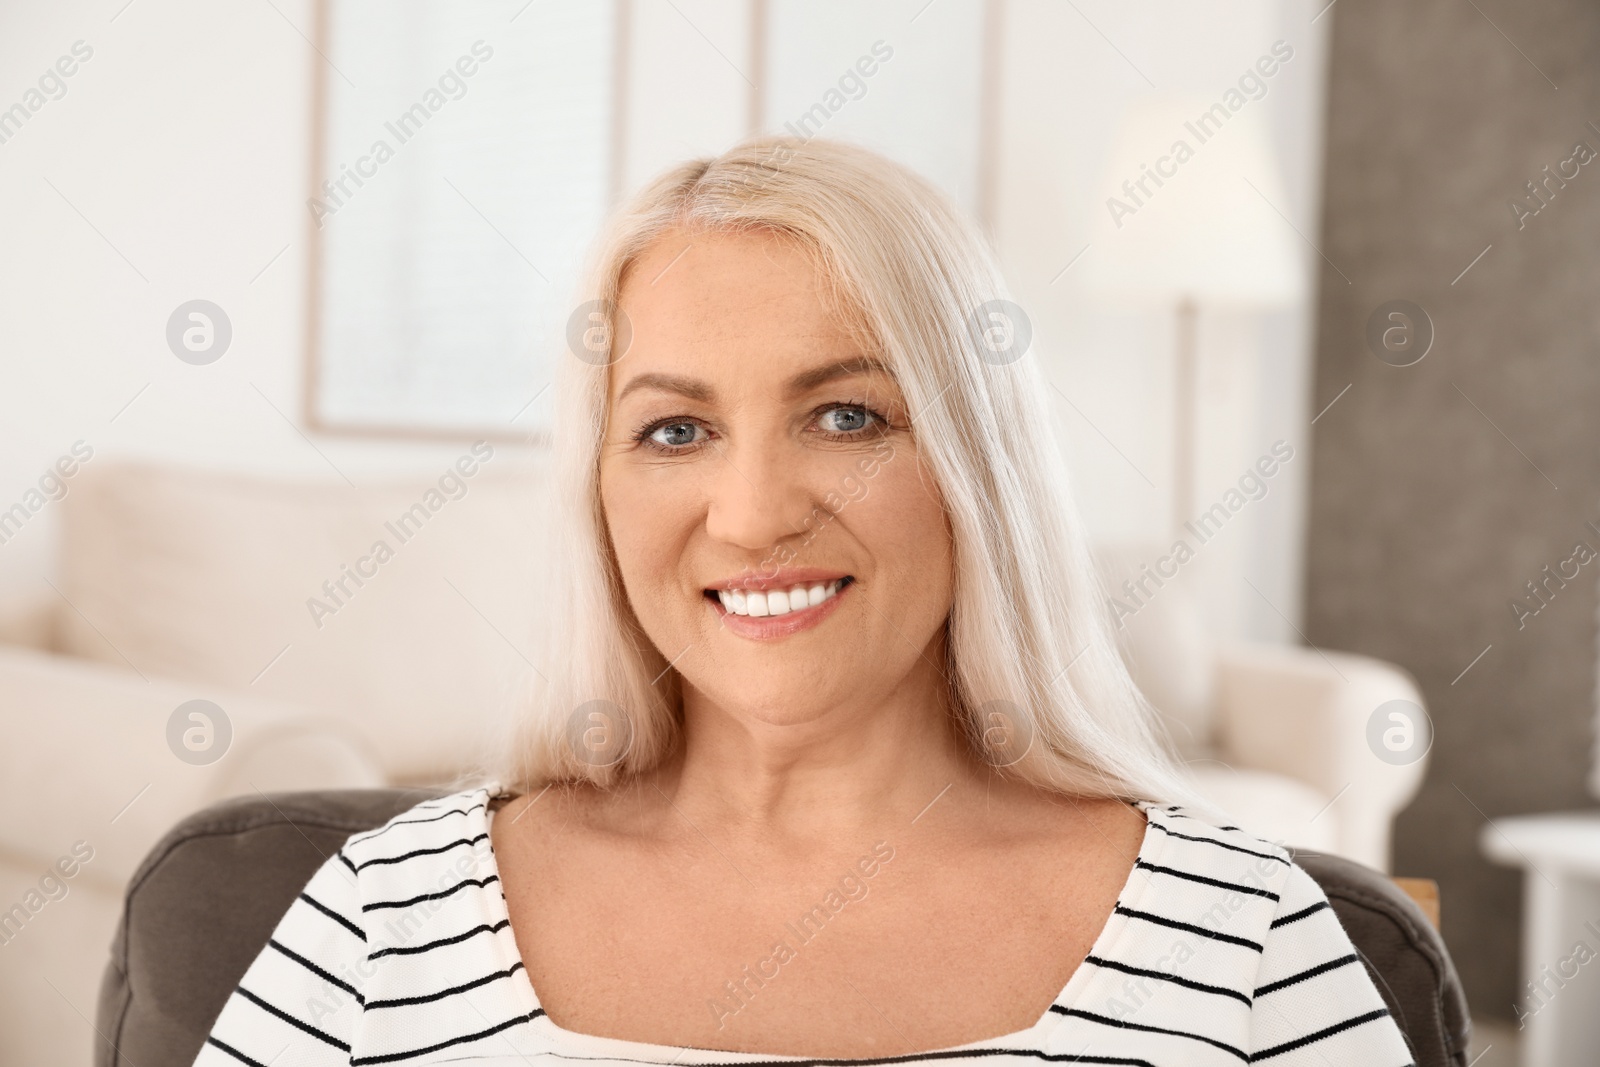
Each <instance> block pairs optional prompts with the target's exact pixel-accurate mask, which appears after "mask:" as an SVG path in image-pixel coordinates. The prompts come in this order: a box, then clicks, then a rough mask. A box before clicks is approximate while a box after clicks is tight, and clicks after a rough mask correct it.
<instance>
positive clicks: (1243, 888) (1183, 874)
mask: <svg viewBox="0 0 1600 1067" xmlns="http://www.w3.org/2000/svg"><path fill="white" fill-rule="evenodd" d="M1133 865H1134V866H1135V867H1137V868H1139V869H1140V870H1145V871H1155V872H1156V873H1157V874H1170V875H1171V876H1172V877H1174V878H1182V879H1183V880H1184V881H1186V882H1199V883H1200V884H1201V885H1212V886H1216V887H1217V888H1218V889H1228V890H1231V891H1233V892H1235V893H1248V894H1249V895H1250V896H1253V897H1266V898H1267V899H1268V900H1271V901H1273V902H1276V901H1277V899H1278V894H1276V893H1274V892H1272V891H1271V890H1268V889H1257V888H1255V887H1254V886H1248V885H1235V884H1234V883H1232V882H1224V881H1222V880H1221V879H1220V878H1207V877H1206V876H1205V875H1203V874H1190V873H1189V872H1188V871H1180V870H1178V869H1177V868H1176V867H1162V866H1160V865H1159V864H1155V863H1146V862H1145V861H1144V860H1134V861H1133Z"/></svg>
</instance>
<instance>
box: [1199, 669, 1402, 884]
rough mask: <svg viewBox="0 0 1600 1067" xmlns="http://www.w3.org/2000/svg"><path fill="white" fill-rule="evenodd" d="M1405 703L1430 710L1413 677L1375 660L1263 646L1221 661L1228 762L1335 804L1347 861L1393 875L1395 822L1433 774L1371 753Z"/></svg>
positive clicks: (1221, 732) (1221, 729)
mask: <svg viewBox="0 0 1600 1067" xmlns="http://www.w3.org/2000/svg"><path fill="white" fill-rule="evenodd" d="M1397 699H1398V700H1409V701H1412V702H1413V703H1415V704H1417V705H1418V706H1423V701H1422V693H1421V690H1419V689H1418V688H1417V684H1416V682H1415V681H1414V680H1413V679H1412V677H1411V676H1410V675H1409V674H1407V673H1406V672H1405V671H1403V670H1401V669H1400V668H1399V667H1397V666H1395V665H1394V664H1391V663H1386V662H1384V661H1383V660H1379V659H1374V658H1372V657H1370V656H1359V655H1354V654H1352V653H1348V652H1319V651H1317V650H1315V649H1306V648H1299V647H1295V646H1292V645H1269V644H1259V643H1234V644H1230V645H1226V646H1224V647H1223V648H1221V649H1220V650H1219V652H1218V659H1217V720H1218V721H1217V728H1218V738H1219V743H1220V747H1221V749H1222V754H1223V758H1224V759H1225V760H1228V761H1230V762H1234V763H1237V764H1239V765H1240V766H1245V767H1252V768H1255V769H1257V770H1266V771H1275V772H1277V773H1279V774H1284V775H1288V776H1289V777H1291V778H1296V779H1298V780H1300V781H1302V782H1306V783H1307V784H1309V785H1311V786H1314V787H1315V788H1316V789H1318V790H1320V791H1321V792H1322V793H1323V794H1324V795H1325V796H1327V797H1328V798H1329V799H1330V800H1334V799H1335V798H1337V800H1336V803H1337V807H1338V811H1339V824H1340V831H1339V838H1340V849H1339V851H1340V853H1341V854H1342V855H1345V856H1349V857H1350V858H1352V859H1355V860H1358V861H1359V862H1361V863H1365V864H1366V865H1368V866H1370V867H1374V868H1376V869H1378V870H1380V871H1387V870H1388V869H1389V835H1390V828H1391V824H1392V822H1393V819H1394V816H1395V815H1396V814H1397V813H1398V812H1399V811H1400V809H1402V808H1403V807H1405V805H1406V804H1408V803H1409V802H1410V801H1411V798H1412V797H1414V796H1415V795H1416V793H1417V790H1418V789H1419V788H1420V787H1421V785H1422V777H1423V773H1424V771H1425V770H1426V767H1427V756H1426V755H1424V756H1423V757H1422V758H1421V759H1418V760H1417V761H1416V762H1414V763H1410V764H1407V765H1404V766H1395V765H1393V764H1390V763H1386V762H1384V761H1383V760H1381V759H1379V758H1378V757H1377V755H1376V754H1374V752H1373V751H1372V749H1371V748H1369V747H1368V745H1367V722H1368V720H1369V719H1370V718H1371V716H1372V713H1373V712H1374V711H1375V710H1376V709H1377V708H1378V706H1379V705H1380V704H1383V703H1385V702H1386V701H1390V700H1397Z"/></svg>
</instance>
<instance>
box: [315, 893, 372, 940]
mask: <svg viewBox="0 0 1600 1067" xmlns="http://www.w3.org/2000/svg"><path fill="white" fill-rule="evenodd" d="M300 899H301V900H303V901H305V902H306V903H307V904H310V905H311V906H312V907H313V908H316V909H317V910H318V911H320V912H322V914H324V915H326V916H327V917H328V918H330V919H332V920H333V921H334V922H336V923H338V924H339V925H340V926H342V927H344V928H345V929H346V930H349V931H350V932H351V933H352V934H355V935H356V936H357V937H359V938H360V939H361V940H363V941H365V940H366V939H367V935H366V934H364V933H362V932H361V927H359V926H357V925H356V924H355V923H353V922H351V921H350V920H349V919H346V918H345V917H344V916H343V915H340V914H339V913H338V912H336V911H334V910H333V909H332V908H330V907H328V906H327V905H326V904H324V903H322V901H320V900H317V899H316V898H315V897H313V896H311V895H310V894H309V893H301V894H300Z"/></svg>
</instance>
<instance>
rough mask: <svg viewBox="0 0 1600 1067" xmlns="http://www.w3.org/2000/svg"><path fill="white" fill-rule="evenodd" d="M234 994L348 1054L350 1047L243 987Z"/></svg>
mask: <svg viewBox="0 0 1600 1067" xmlns="http://www.w3.org/2000/svg"><path fill="white" fill-rule="evenodd" d="M235 992H236V993H238V994H239V995H240V996H241V997H244V998H245V999H247V1000H249V1001H250V1002H251V1003H252V1004H254V1005H256V1006H257V1007H259V1008H261V1009H262V1010H263V1011H266V1012H268V1013H270V1014H272V1015H276V1016H277V1017H278V1018H280V1019H282V1020H283V1021H284V1022H286V1023H288V1024H289V1025H290V1026H292V1027H294V1028H295V1029H296V1030H303V1031H304V1032H306V1033H308V1034H310V1035H311V1036H312V1037H314V1038H316V1039H317V1040H318V1041H322V1042H325V1043H326V1044H329V1045H332V1046H333V1047H334V1048H336V1049H338V1050H339V1051H340V1052H349V1051H350V1046H349V1045H347V1044H345V1043H344V1042H343V1041H340V1040H339V1039H338V1038H336V1037H334V1036H333V1035H332V1034H325V1033H323V1032H322V1031H321V1030H318V1029H317V1028H316V1027H315V1026H310V1025H308V1024H306V1023H303V1022H301V1021H300V1020H299V1019H296V1018H295V1017H294V1016H293V1015H290V1014H289V1013H288V1012H286V1011H284V1010H282V1009H281V1008H276V1007H273V1006H272V1005H271V1004H268V1003H267V1002H266V1001H264V1000H262V999H261V998H260V997H258V996H256V995H255V994H254V993H252V992H250V990H248V989H246V988H245V987H244V986H240V987H239V988H238V989H236V990H235Z"/></svg>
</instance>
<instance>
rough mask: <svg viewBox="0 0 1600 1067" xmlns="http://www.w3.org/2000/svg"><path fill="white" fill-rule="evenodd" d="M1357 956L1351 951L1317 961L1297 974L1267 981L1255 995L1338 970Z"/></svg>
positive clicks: (1273, 991)
mask: <svg viewBox="0 0 1600 1067" xmlns="http://www.w3.org/2000/svg"><path fill="white" fill-rule="evenodd" d="M1359 958H1360V957H1359V956H1357V955H1356V954H1355V953H1354V952H1352V953H1351V954H1350V955H1348V956H1340V957H1339V958H1338V959H1336V960H1329V961H1328V962H1327V963H1319V964H1317V965H1316V966H1315V967H1310V968H1307V969H1306V970H1303V971H1301V972H1300V973H1299V974H1291V975H1290V976H1289V977H1287V978H1280V979H1279V980H1278V981H1276V982H1268V983H1267V984H1266V985H1264V986H1262V987H1261V988H1260V989H1258V990H1256V996H1258V997H1260V996H1265V995H1266V994H1268V993H1276V992H1277V991H1278V990H1280V989H1285V988H1287V987H1289V986H1292V985H1294V984H1295V983H1296V982H1304V981H1305V980H1306V979H1307V978H1315V977H1316V976H1317V975H1319V974H1327V973H1328V972H1329V971H1334V970H1338V969H1339V968H1340V967H1345V966H1348V965H1349V964H1352V963H1354V962H1355V961H1356V960H1357V959H1359Z"/></svg>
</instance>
